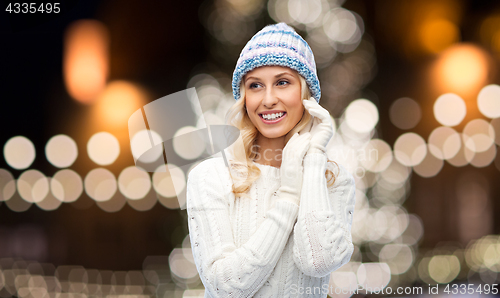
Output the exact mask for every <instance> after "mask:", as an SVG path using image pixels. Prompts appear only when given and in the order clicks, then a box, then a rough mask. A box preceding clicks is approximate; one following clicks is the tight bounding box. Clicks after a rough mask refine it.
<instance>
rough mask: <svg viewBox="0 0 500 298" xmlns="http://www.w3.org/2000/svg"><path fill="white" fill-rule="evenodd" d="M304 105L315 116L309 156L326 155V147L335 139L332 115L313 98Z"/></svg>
mask: <svg viewBox="0 0 500 298" xmlns="http://www.w3.org/2000/svg"><path fill="white" fill-rule="evenodd" d="M302 103H303V104H304V107H305V108H306V109H307V111H308V112H309V114H311V115H312V116H314V120H313V125H312V128H311V146H310V147H309V150H308V151H307V154H310V153H326V145H327V144H328V142H329V141H330V139H331V138H332V137H333V123H332V119H331V118H330V113H329V112H328V111H327V110H326V109H325V108H323V107H322V106H320V105H319V104H318V103H317V102H316V100H315V99H314V98H312V97H311V98H310V99H309V100H305V99H303V100H302Z"/></svg>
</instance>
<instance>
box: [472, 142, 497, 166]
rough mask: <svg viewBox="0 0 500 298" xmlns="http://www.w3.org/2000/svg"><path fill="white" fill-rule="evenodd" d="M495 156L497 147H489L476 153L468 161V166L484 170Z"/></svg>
mask: <svg viewBox="0 0 500 298" xmlns="http://www.w3.org/2000/svg"><path fill="white" fill-rule="evenodd" d="M496 155H497V147H496V146H495V145H492V146H490V148H489V149H487V150H486V151H483V152H476V154H474V157H473V158H472V159H471V160H470V164H471V165H473V166H475V167H476V168H484V167H487V166H489V165H490V164H491V163H492V162H493V160H494V159H495V156H496Z"/></svg>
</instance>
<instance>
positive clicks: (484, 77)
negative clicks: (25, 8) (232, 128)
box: [0, 0, 500, 297]
mask: <svg viewBox="0 0 500 298" xmlns="http://www.w3.org/2000/svg"><path fill="white" fill-rule="evenodd" d="M9 3H10V2H2V5H3V6H2V13H1V18H2V19H1V21H0V38H1V47H0V52H1V57H2V58H1V60H0V75H1V77H0V79H1V86H2V94H3V96H2V98H1V102H2V104H3V108H2V113H1V116H0V125H1V126H0V127H2V128H1V129H0V144H2V146H3V156H2V157H3V158H1V159H0V297H11V296H22V297H25V296H26V295H28V294H29V295H32V296H34V297H38V296H40V297H44V295H46V294H47V295H48V294H50V293H61V292H62V293H73V294H75V293H78V294H79V295H89V296H90V295H106V294H128V295H144V296H148V297H149V296H163V297H197V296H200V295H201V297H203V285H202V284H201V282H200V280H199V278H198V276H197V272H196V268H195V267H194V264H193V262H192V256H191V250H190V244H189V236H188V229H187V219H186V211H185V210H180V209H179V204H178V203H177V200H176V198H175V194H174V195H171V191H172V189H171V186H169V185H170V184H169V183H168V182H165V181H167V180H169V177H166V176H161V175H158V176H157V177H156V178H155V175H157V174H156V173H155V174H152V173H145V172H141V171H140V170H138V169H137V168H135V167H134V158H133V152H132V151H131V145H130V136H129V134H128V130H127V121H128V118H129V117H130V115H131V114H132V113H133V112H134V111H136V110H137V109H139V108H141V107H142V106H144V105H145V104H147V103H149V102H152V101H154V100H156V99H158V98H160V97H162V96H165V95H168V94H171V93H174V92H177V91H181V90H184V89H186V88H190V87H195V88H196V91H197V93H198V96H199V98H200V102H201V104H202V106H203V107H204V109H203V110H204V111H207V112H205V114H204V117H205V119H206V120H207V123H208V122H210V123H222V122H223V121H224V115H225V112H226V111H227V109H228V108H229V107H230V106H231V105H232V104H233V103H234V99H233V98H232V90H231V85H230V84H231V77H232V72H233V70H234V66H235V64H236V61H237V59H238V56H239V53H240V51H241V49H242V48H243V46H244V45H245V43H246V42H247V41H248V40H249V39H250V38H251V37H252V36H253V35H254V34H255V33H256V32H257V31H259V30H260V29H261V28H262V27H264V26H265V25H267V24H272V23H277V22H286V23H288V24H290V25H291V26H293V27H294V28H296V30H297V32H299V33H300V34H301V35H302V36H303V37H304V38H305V39H306V40H307V42H308V43H309V45H310V46H311V48H312V50H313V52H314V54H315V59H316V65H317V69H318V75H319V78H320V82H321V87H322V98H321V101H320V104H321V105H322V106H324V107H325V108H327V109H328V110H329V111H330V113H331V115H332V117H333V118H334V119H335V124H336V134H335V136H334V138H333V139H332V141H331V142H330V144H329V155H330V159H335V160H337V161H339V162H340V163H342V164H344V165H346V166H347V167H348V168H349V169H350V170H351V171H352V173H353V174H354V175H355V177H356V184H357V189H358V191H357V197H356V200H357V203H356V204H357V205H356V211H355V219H354V224H353V242H354V243H355V246H356V251H355V254H354V255H353V257H352V260H351V262H350V263H349V264H348V265H346V266H344V267H343V268H341V269H340V270H339V271H338V272H335V273H334V274H332V279H331V281H330V284H331V285H333V286H338V287H341V286H345V285H346V284H348V285H352V284H353V283H354V284H356V283H358V284H361V283H363V284H370V283H373V284H377V285H379V284H383V285H389V286H400V285H405V286H411V285H428V284H437V283H439V284H449V283H456V284H460V283H475V284H492V283H497V282H498V281H499V280H500V276H499V272H500V239H499V236H498V233H499V228H500V222H499V220H498V218H497V216H495V214H498V213H499V212H500V204H499V202H498V197H499V195H500V186H499V183H498V181H500V154H499V153H498V146H499V145H500V118H499V117H500V86H498V85H497V84H498V83H499V73H498V66H499V59H500V3H499V2H498V1H451V0H450V1H447V0H439V1H431V0H419V1H416V0H415V1H414V0H411V1H396V0H383V1H382V0H377V1H362V0H346V1H343V0H314V1H307V2H306V1H300V0H269V1H267V0H256V1H252V2H247V1H243V0H215V1H208V0H205V1H184V2H182V1H175V2H172V1H128V0H127V1H113V0H108V1H95V0H93V1H68V2H64V3H61V11H60V12H59V13H58V14H55V13H53V12H50V13H49V12H48V10H47V8H48V7H47V6H44V7H43V8H44V9H45V11H44V12H41V11H38V12H37V13H33V14H31V15H30V14H23V13H17V14H16V13H12V12H11V13H9V12H8V11H6V8H8V7H9ZM40 5H43V4H42V3H38V2H37V7H38V8H40ZM11 8H12V9H14V7H11ZM165 121H166V122H165V123H167V124H168V123H169V122H168V119H165ZM132 146H133V145H132ZM145 175H146V176H145ZM184 175H185V176H184V178H185V177H187V173H184ZM141 179H143V180H141ZM144 179H146V182H144ZM134 183H135V184H134ZM138 184H140V185H141V187H139V188H137V189H136V188H134V187H135V186H137V185H138ZM144 185H146V186H147V185H149V187H146V186H144ZM363 272H364V273H363ZM342 276H344V277H345V276H347V277H348V278H344V279H342V278H341V277H342ZM35 277H40V278H38V279H36V278H35ZM26 293H28V294H26ZM332 296H346V297H349V296H350V295H337V294H335V293H332Z"/></svg>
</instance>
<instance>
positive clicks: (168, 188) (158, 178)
mask: <svg viewBox="0 0 500 298" xmlns="http://www.w3.org/2000/svg"><path fill="white" fill-rule="evenodd" d="M166 167H167V171H166V172H165V165H161V166H159V167H158V168H157V169H156V171H155V172H154V173H153V187H154V189H155V190H156V192H157V193H158V194H160V195H161V196H164V197H167V198H173V197H175V196H177V195H178V194H179V193H180V192H181V191H182V190H184V188H185V187H186V177H185V174H184V172H183V171H182V169H181V168H179V167H177V166H176V165H174V164H170V163H169V164H167V165H166ZM162 171H164V172H162Z"/></svg>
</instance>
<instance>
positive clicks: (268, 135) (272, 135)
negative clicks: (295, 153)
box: [261, 131, 286, 139]
mask: <svg viewBox="0 0 500 298" xmlns="http://www.w3.org/2000/svg"><path fill="white" fill-rule="evenodd" d="M261 134H262V136H264V137H266V138H268V139H276V138H281V137H283V136H285V135H286V132H283V131H280V132H266V131H264V132H261Z"/></svg>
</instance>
